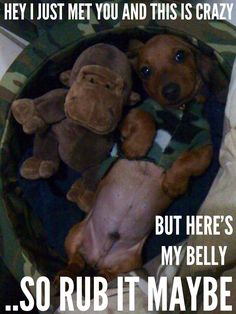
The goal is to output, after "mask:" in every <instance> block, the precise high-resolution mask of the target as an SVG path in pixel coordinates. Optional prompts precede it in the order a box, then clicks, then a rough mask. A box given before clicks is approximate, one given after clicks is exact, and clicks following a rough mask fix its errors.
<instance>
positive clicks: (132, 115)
mask: <svg viewBox="0 0 236 314" xmlns="http://www.w3.org/2000/svg"><path fill="white" fill-rule="evenodd" d="M120 132H121V136H122V138H123V142H122V147H121V148H122V151H123V153H124V154H125V156H126V158H128V159H134V158H142V157H144V156H145V155H146V154H147V152H148V150H149V149H150V147H151V146H152V143H153V140H154V137H155V134H156V122H155V119H154V117H153V116H152V115H151V114H150V113H148V112H146V111H144V110H142V109H133V110H131V111H130V112H129V114H128V115H127V116H126V117H125V119H124V121H123V122H122V124H121V126H120Z"/></svg>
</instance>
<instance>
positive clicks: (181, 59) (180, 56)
mask: <svg viewBox="0 0 236 314" xmlns="http://www.w3.org/2000/svg"><path fill="white" fill-rule="evenodd" d="M184 59H185V52H184V51H183V50H179V51H177V53H176V55H175V61H176V62H178V63H183V62H184Z"/></svg>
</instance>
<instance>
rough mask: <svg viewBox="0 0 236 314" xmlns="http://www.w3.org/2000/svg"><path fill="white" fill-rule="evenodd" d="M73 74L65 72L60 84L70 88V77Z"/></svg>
mask: <svg viewBox="0 0 236 314" xmlns="http://www.w3.org/2000/svg"><path fill="white" fill-rule="evenodd" d="M71 72H72V70H67V71H64V72H62V73H61V74H60V77H59V79H60V82H61V83H62V84H63V85H65V86H67V87H70V76H71Z"/></svg>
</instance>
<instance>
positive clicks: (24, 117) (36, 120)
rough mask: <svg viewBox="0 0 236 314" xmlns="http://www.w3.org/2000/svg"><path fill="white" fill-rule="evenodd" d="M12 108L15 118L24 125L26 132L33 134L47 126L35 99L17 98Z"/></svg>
mask: <svg viewBox="0 0 236 314" xmlns="http://www.w3.org/2000/svg"><path fill="white" fill-rule="evenodd" d="M11 109H12V114H13V116H14V118H15V119H16V121H17V122H18V123H20V124H21V125H22V127H23V131H24V132H25V133H27V134H33V133H36V132H38V131H41V130H43V129H44V128H45V127H46V123H45V122H44V121H43V119H42V118H41V117H40V116H39V114H38V113H37V111H36V109H35V104H34V102H33V100H31V99H27V98H25V99H18V100H15V101H14V102H13V104H12V107H11Z"/></svg>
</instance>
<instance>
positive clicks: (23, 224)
mask: <svg viewBox="0 0 236 314" xmlns="http://www.w3.org/2000/svg"><path fill="white" fill-rule="evenodd" d="M122 3H123V2H122V1H121V5H122ZM14 23H15V22H14ZM186 23H188V24H187V27H186ZM25 31H28V29H27V30H25V29H24V30H23V32H25ZM163 32H171V33H174V34H177V35H180V36H183V37H184V38H185V39H186V40H188V41H189V42H191V43H193V44H194V45H195V46H196V47H199V48H200V49H201V50H202V51H203V52H205V53H207V54H208V55H210V56H216V58H217V60H218V61H219V63H220V65H221V68H222V71H223V74H224V75H226V76H227V77H228V78H229V76H230V73H231V69H232V62H233V60H234V58H235V55H236V29H235V27H233V26H231V25H230V24H228V23H225V22H220V21H211V22H207V21H202V22H199V21H196V20H194V19H193V20H191V21H188V22H186V21H182V20H181V19H180V18H179V19H177V20H176V21H151V20H148V19H147V20H145V21H141V22H139V21H132V22H131V21H120V20H117V21H105V20H102V21H97V20H96V16H95V14H94V13H93V14H92V15H91V21H89V22H87V21H85V22H79V23H78V21H64V22H61V23H59V24H55V26H51V27H50V29H49V30H48V29H47V28H44V29H43V28H42V29H40V32H38V38H36V37H35V36H34V35H32V37H31V38H32V40H31V41H32V43H31V44H30V45H29V46H28V47H27V48H26V49H25V50H24V51H23V52H22V54H21V55H20V56H19V57H18V58H17V60H16V61H15V62H14V63H13V64H12V66H11V67H10V68H9V70H8V71H7V73H6V74H5V76H4V77H3V79H2V81H1V83H0V137H1V144H0V171H1V173H0V191H1V196H2V197H1V200H0V234H2V244H1V255H2V256H3V259H4V261H5V263H6V264H7V266H8V267H9V269H10V270H11V272H12V273H13V274H14V275H15V277H16V278H17V279H19V280H20V279H21V278H22V276H23V275H24V274H25V275H34V274H35V275H36V276H38V275H39V274H44V275H47V276H49V277H50V278H52V277H53V276H54V274H55V272H56V271H57V270H58V269H59V268H61V266H62V263H63V261H62V260H61V259H60V258H59V257H58V256H57V254H56V253H55V252H54V251H53V250H52V249H51V248H50V247H49V246H48V245H47V243H46V236H45V234H44V231H43V228H42V226H41V224H40V221H39V220H38V219H37V218H36V217H34V216H33V214H32V212H31V210H30V208H29V206H28V204H26V203H25V202H24V200H23V199H22V195H21V190H20V188H19V186H18V184H17V167H18V164H19V161H20V159H21V154H22V152H23V150H24V147H22V144H21V143H22V142H24V141H22V139H23V138H25V135H24V134H23V133H22V131H21V129H20V128H19V126H18V125H17V123H16V122H15V121H13V119H12V117H11V114H10V111H9V108H10V105H11V103H12V102H13V100H14V99H16V98H18V97H27V96H30V97H36V96H38V95H40V94H42V93H44V92H46V91H47V87H48V86H49V85H51V86H52V84H54V85H55V87H56V86H58V85H59V81H58V74H59V73H60V72H62V71H64V70H66V69H68V68H70V67H71V66H72V64H73V62H74V60H75V58H76V57H77V56H78V54H79V53H80V52H81V51H83V50H84V49H85V48H86V47H88V46H89V45H92V44H94V43H97V42H101V41H105V42H109V43H112V44H115V45H117V46H118V47H119V48H121V49H123V50H125V49H126V48H127V45H128V40H129V38H140V39H141V40H147V39H149V38H150V37H151V36H153V35H154V34H158V33H163ZM29 37H30V36H29Z"/></svg>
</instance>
